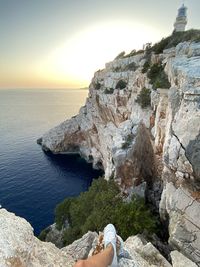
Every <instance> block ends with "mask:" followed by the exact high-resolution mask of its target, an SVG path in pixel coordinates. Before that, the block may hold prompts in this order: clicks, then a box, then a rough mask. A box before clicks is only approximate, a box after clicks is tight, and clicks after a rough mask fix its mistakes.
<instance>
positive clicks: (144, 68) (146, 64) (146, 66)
mask: <svg viewBox="0 0 200 267" xmlns="http://www.w3.org/2000/svg"><path fill="white" fill-rule="evenodd" d="M150 67H151V65H150V62H149V60H147V61H146V62H145V63H144V65H143V68H142V73H146V72H147V71H148V70H149V68H150Z"/></svg>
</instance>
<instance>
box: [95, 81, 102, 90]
mask: <svg viewBox="0 0 200 267" xmlns="http://www.w3.org/2000/svg"><path fill="white" fill-rule="evenodd" d="M100 88H101V84H100V83H99V82H97V83H95V84H94V89H95V90H99V89H100Z"/></svg>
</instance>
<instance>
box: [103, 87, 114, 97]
mask: <svg viewBox="0 0 200 267" xmlns="http://www.w3.org/2000/svg"><path fill="white" fill-rule="evenodd" d="M113 92H114V89H113V88H105V90H104V93H105V94H107V95H110V94H113Z"/></svg>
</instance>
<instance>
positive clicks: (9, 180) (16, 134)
mask: <svg viewBox="0 0 200 267" xmlns="http://www.w3.org/2000/svg"><path fill="white" fill-rule="evenodd" d="M86 96H87V91H86V90H64V89H58V90H54V89H41V90H39V89H35V90H33V89H26V90H25V89H23V90H22V89H20V90H19V89H16V90H13V89H12V90H11V89H7V90H4V89H1V90H0V205H2V207H4V208H6V209H8V210H9V211H12V212H14V213H16V214H17V215H19V216H22V217H24V218H25V219H26V220H28V221H29V222H30V223H31V225H32V226H33V228H34V230H35V234H38V233H39V232H40V231H41V230H42V229H43V228H45V227H46V226H48V225H49V224H51V223H53V220H54V208H55V206H56V204H57V203H59V202H61V201H62V200H63V199H64V198H66V197H69V196H77V195H79V194H80V192H83V191H86V190H87V189H88V187H89V186H90V184H91V181H92V178H95V177H98V176H99V172H97V171H94V170H93V169H92V167H91V165H89V164H86V162H85V161H84V160H82V159H81V158H80V157H78V156H66V155H65V156H64V155H57V156H55V155H54V156H53V155H48V154H45V153H44V152H43V151H42V150H41V147H40V146H39V145H37V143H36V140H37V138H39V137H41V136H42V134H43V133H44V132H45V131H47V130H48V129H50V128H51V127H53V126H55V125H57V124H59V123H60V122H62V121H64V120H65V119H68V118H70V117H71V116H73V115H75V114H76V113H78V110H79V108H80V106H81V105H83V104H84V102H85V99H86Z"/></svg>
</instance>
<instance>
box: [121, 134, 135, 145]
mask: <svg viewBox="0 0 200 267" xmlns="http://www.w3.org/2000/svg"><path fill="white" fill-rule="evenodd" d="M133 139H134V135H133V134H129V135H128V136H127V137H126V140H125V142H124V143H123V144H122V149H127V148H129V147H130V145H131V144H132V142H133Z"/></svg>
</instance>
